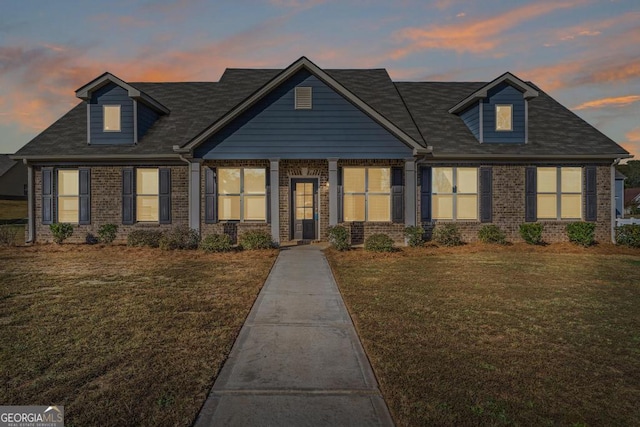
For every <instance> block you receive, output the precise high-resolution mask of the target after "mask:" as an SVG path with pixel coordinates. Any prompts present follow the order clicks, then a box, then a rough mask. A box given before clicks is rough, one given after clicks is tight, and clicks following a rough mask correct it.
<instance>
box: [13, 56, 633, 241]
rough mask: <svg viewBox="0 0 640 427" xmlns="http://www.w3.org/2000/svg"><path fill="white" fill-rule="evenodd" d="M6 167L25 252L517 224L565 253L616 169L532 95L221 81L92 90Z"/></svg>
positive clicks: (446, 87) (369, 73)
mask: <svg viewBox="0 0 640 427" xmlns="http://www.w3.org/2000/svg"><path fill="white" fill-rule="evenodd" d="M76 96H77V97H78V98H80V99H81V100H82V102H80V103H79V104H78V105H77V106H76V107H75V108H73V109H72V110H71V111H69V112H68V113H67V114H66V115H64V116H63V117H62V118H61V119H60V120H58V121H57V122H56V123H54V124H53V125H51V127H49V128H48V129H46V130H45V131H44V132H42V133H41V134H40V135H38V136H36V137H35V138H34V139H33V140H32V141H31V142H29V143H28V144H27V145H26V146H24V147H23V148H22V149H20V150H19V151H18V153H16V155H15V156H14V158H15V159H20V160H25V161H26V162H27V165H28V168H29V189H30V191H29V206H30V208H29V212H30V225H29V228H28V235H29V238H30V239H31V240H33V241H37V242H42V241H49V240H50V239H51V234H50V232H49V224H51V223H55V222H67V223H72V224H74V227H75V232H74V238H75V239H78V240H83V239H84V234H85V233H86V232H95V230H96V229H97V228H98V227H99V226H101V225H103V224H105V223H114V224H117V225H118V226H119V236H118V237H119V238H120V239H123V238H125V237H126V235H127V233H129V232H130V231H132V230H136V229H147V228H149V229H154V230H164V229H168V228H170V227H172V226H175V225H177V224H188V225H189V226H190V227H191V228H193V229H196V230H199V232H200V233H201V234H203V235H206V234H209V233H227V234H229V235H230V236H232V238H234V239H235V238H237V237H238V235H241V234H242V233H245V232H247V231H248V230H255V229H259V230H266V231H268V232H270V233H271V235H272V236H273V238H274V240H276V241H278V242H284V241H289V240H317V239H320V240H325V239H326V238H327V229H328V228H329V227H330V226H333V225H337V224H342V225H344V226H345V227H347V229H348V230H349V232H350V233H351V238H352V242H353V243H360V242H362V241H363V240H364V239H365V238H366V237H367V236H369V235H371V234H373V233H386V234H388V235H389V236H391V237H392V238H393V239H394V240H395V241H396V242H398V243H402V242H403V241H404V235H403V230H404V228H405V227H406V226H410V225H424V226H425V227H426V228H427V229H430V228H431V227H433V225H434V224H437V223H447V222H454V223H455V224H457V225H458V227H459V229H460V230H461V232H462V234H463V237H464V238H465V239H467V240H470V241H471V240H475V239H476V238H477V232H478V230H479V229H480V227H482V226H483V225H485V224H495V225H497V226H499V227H500V228H502V229H503V230H504V231H505V232H506V233H507V235H508V236H509V238H510V239H511V240H514V241H517V240H519V239H520V238H519V235H518V227H519V225H520V224H522V223H524V222H534V221H540V222H544V224H545V231H544V238H545V239H546V240H547V241H561V240H566V235H565V234H566V233H565V227H566V224H567V223H568V222H570V221H576V220H585V221H591V222H594V223H595V224H596V225H597V228H596V237H597V239H598V240H599V241H610V240H611V233H612V230H613V228H612V224H613V221H614V220H615V210H614V209H615V206H614V176H615V175H614V172H615V171H614V168H613V165H614V164H615V163H616V162H617V161H619V159H622V158H627V157H630V156H629V153H628V152H627V151H625V150H624V149H623V148H621V147H620V146H619V145H617V144H616V143H615V142H614V141H612V140H611V139H609V138H608V137H606V136H605V135H603V134H602V133H600V132H599V131H597V130H596V129H595V128H593V127H592V126H590V125H589V124H587V123H586V122H584V121H583V120H582V119H580V118H579V117H577V116H576V115H575V114H573V113H572V112H571V111H569V110H568V109H567V108H565V107H564V106H562V105H560V104H559V103H558V102H557V101H555V100H554V99H553V98H551V97H550V96H549V95H548V94H546V93H545V92H543V91H542V90H541V89H539V88H538V87H537V86H535V85H534V84H533V83H530V82H525V81H522V80H521V79H519V78H518V77H516V76H515V75H513V74H511V73H508V72H507V73H505V74H503V75H501V76H499V77H497V78H496V79H495V80H493V81H491V82H393V81H392V80H391V79H390V78H389V75H388V74H387V72H386V70H384V69H356V70H354V69H339V70H334V69H322V68H320V67H318V66H317V65H316V64H314V63H313V62H311V61H310V60H309V59H307V58H305V57H302V58H300V59H299V60H297V61H295V62H294V63H292V64H291V65H289V66H288V67H287V68H285V69H279V70H275V69H227V70H226V71H225V72H224V74H223V75H222V76H221V78H220V80H219V81H218V82H189V83H128V82H125V81H123V80H121V79H119V78H118V77H116V76H114V75H112V74H110V73H105V74H103V75H101V76H100V77H98V78H96V79H95V80H93V81H91V82H89V83H87V84H86V85H84V86H82V87H81V88H80V89H78V90H77V91H76Z"/></svg>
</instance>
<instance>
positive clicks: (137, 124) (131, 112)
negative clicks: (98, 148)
mask: <svg viewBox="0 0 640 427" xmlns="http://www.w3.org/2000/svg"><path fill="white" fill-rule="evenodd" d="M76 96H77V97H78V98H80V99H82V100H84V101H85V102H86V103H87V143H88V144H89V145H133V144H137V143H138V141H139V140H140V139H141V138H142V137H143V136H144V134H145V133H146V132H147V130H149V128H150V127H151V126H152V125H153V123H154V122H155V121H156V120H157V119H158V118H159V117H160V116H161V115H164V114H169V109H168V108H166V107H165V106H164V105H162V104H160V103H159V102H158V101H156V100H155V99H153V98H152V97H150V96H149V95H147V94H146V93H144V92H142V91H141V90H139V89H137V88H135V87H134V86H132V85H130V84H128V83H126V82H125V81H123V80H121V79H119V78H118V77H116V76H114V75H113V74H111V73H104V74H103V75H101V76H100V77H98V78H96V79H94V80H93V81H91V82H89V83H87V84H86V85H84V86H83V87H81V88H80V89H78V90H77V91H76Z"/></svg>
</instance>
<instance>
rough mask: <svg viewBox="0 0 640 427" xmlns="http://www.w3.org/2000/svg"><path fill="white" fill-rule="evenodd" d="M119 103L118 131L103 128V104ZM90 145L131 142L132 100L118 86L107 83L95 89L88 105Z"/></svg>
mask: <svg viewBox="0 0 640 427" xmlns="http://www.w3.org/2000/svg"><path fill="white" fill-rule="evenodd" d="M104 105H120V129H121V131H120V132H105V131H104V130H103V125H104V123H103V106H104ZM89 114H90V122H91V130H90V134H91V141H90V144H91V145H117V144H133V127H134V126H133V100H132V99H131V98H129V95H128V94H127V91H126V90H125V89H123V88H121V87H120V86H118V85H116V84H114V83H109V84H108V85H105V86H104V87H101V88H100V89H98V90H96V91H95V92H94V93H93V94H92V96H91V101H90V105H89Z"/></svg>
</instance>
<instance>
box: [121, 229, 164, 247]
mask: <svg viewBox="0 0 640 427" xmlns="http://www.w3.org/2000/svg"><path fill="white" fill-rule="evenodd" d="M161 238H162V231H156V230H133V231H132V232H131V233H129V235H127V246H148V247H150V248H157V247H158V246H160V239H161Z"/></svg>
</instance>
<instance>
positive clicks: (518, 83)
mask: <svg viewBox="0 0 640 427" xmlns="http://www.w3.org/2000/svg"><path fill="white" fill-rule="evenodd" d="M537 96H538V91H537V90H536V89H535V88H534V87H533V86H531V85H529V84H527V83H525V82H524V81H522V80H520V79H519V78H518V77H516V76H514V75H513V74H511V73H509V72H507V73H504V74H503V75H502V76H500V77H498V78H497V79H495V80H493V81H492V82H490V83H488V84H486V85H484V86H482V87H481V88H480V89H478V90H477V91H475V92H474V93H472V94H470V95H469V96H467V97H466V98H465V99H463V100H462V101H460V102H459V103H458V104H456V105H455V106H454V107H452V108H451V109H450V110H449V113H451V114H457V115H459V116H460V118H461V119H462V121H464V123H465V124H466V125H467V127H468V128H469V130H470V131H471V133H473V135H474V136H475V137H476V139H478V141H479V142H480V143H488V144H490V143H505V144H526V143H527V139H528V133H529V131H528V128H527V127H528V122H529V120H528V110H529V108H528V102H529V100H530V99H532V98H535V97H537Z"/></svg>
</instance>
